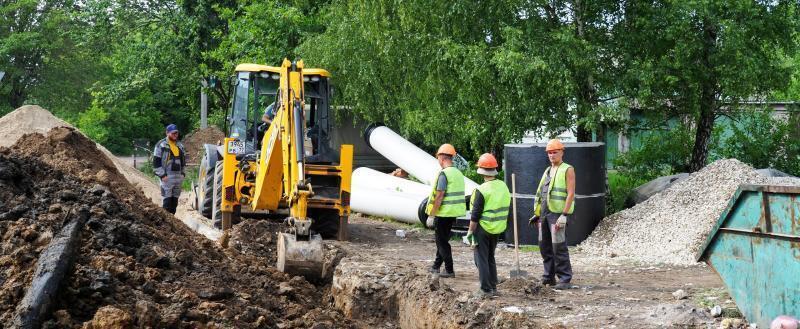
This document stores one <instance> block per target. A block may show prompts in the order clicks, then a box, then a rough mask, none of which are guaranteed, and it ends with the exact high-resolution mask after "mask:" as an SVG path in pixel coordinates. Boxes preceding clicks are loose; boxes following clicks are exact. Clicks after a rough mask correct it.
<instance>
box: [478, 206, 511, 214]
mask: <svg viewBox="0 0 800 329" xmlns="http://www.w3.org/2000/svg"><path fill="white" fill-rule="evenodd" d="M503 211H505V212H508V207H503V208H498V209H492V210H484V211H483V213H484V214H494V213H499V212H503Z"/></svg>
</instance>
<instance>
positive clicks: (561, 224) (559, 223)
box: [556, 214, 567, 230]
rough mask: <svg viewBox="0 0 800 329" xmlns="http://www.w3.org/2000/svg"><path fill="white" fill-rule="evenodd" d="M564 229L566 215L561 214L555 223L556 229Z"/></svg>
mask: <svg viewBox="0 0 800 329" xmlns="http://www.w3.org/2000/svg"><path fill="white" fill-rule="evenodd" d="M565 227H567V215H564V214H561V216H558V220H557V221H556V228H558V229H559V230H563V229H564V228H565Z"/></svg>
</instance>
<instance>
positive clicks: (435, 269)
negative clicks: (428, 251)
mask: <svg viewBox="0 0 800 329" xmlns="http://www.w3.org/2000/svg"><path fill="white" fill-rule="evenodd" d="M428 273H432V274H439V269H438V268H435V267H433V266H431V267H428Z"/></svg>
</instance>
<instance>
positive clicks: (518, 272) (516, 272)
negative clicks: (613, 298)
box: [510, 173, 528, 279]
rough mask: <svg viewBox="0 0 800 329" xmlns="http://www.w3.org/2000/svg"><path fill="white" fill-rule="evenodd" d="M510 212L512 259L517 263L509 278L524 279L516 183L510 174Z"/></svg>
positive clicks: (526, 274) (525, 273) (526, 273)
mask: <svg viewBox="0 0 800 329" xmlns="http://www.w3.org/2000/svg"><path fill="white" fill-rule="evenodd" d="M511 211H513V212H514V259H515V261H516V263H517V267H516V269H513V270H511V275H510V277H511V278H512V279H513V278H525V277H527V276H528V272H525V271H523V270H520V269H519V233H518V230H517V182H516V177H515V176H514V174H513V173H512V174H511Z"/></svg>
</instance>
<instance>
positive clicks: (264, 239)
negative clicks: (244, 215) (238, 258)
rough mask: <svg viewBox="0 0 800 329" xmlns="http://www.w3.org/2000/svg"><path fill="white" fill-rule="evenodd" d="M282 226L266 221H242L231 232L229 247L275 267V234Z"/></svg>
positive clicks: (276, 239) (276, 238)
mask: <svg viewBox="0 0 800 329" xmlns="http://www.w3.org/2000/svg"><path fill="white" fill-rule="evenodd" d="M283 226H284V225H283V224H280V223H274V222H270V221H268V220H258V219H244V220H242V221H241V222H240V223H238V224H236V225H234V226H233V229H232V230H231V247H233V248H234V249H236V250H238V251H239V252H241V253H242V254H245V255H248V256H253V257H261V258H262V262H264V263H265V264H267V265H268V266H275V262H276V261H277V251H276V250H277V248H276V247H277V241H278V236H277V233H276V232H280V231H281V230H282V229H283Z"/></svg>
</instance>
